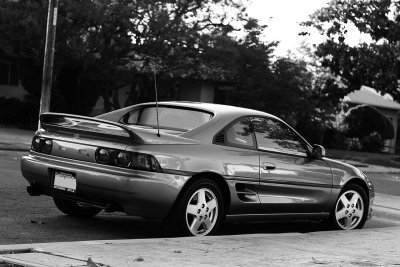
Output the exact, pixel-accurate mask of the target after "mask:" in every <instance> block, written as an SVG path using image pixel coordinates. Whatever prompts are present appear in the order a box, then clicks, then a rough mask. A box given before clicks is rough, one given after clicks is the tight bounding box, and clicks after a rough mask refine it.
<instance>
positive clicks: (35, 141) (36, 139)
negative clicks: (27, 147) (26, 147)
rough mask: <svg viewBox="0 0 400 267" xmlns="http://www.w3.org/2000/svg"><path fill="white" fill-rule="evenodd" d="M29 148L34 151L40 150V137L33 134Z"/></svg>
mask: <svg viewBox="0 0 400 267" xmlns="http://www.w3.org/2000/svg"><path fill="white" fill-rule="evenodd" d="M31 149H32V150H34V151H40V138H39V137H37V136H35V137H33V139H32V145H31Z"/></svg>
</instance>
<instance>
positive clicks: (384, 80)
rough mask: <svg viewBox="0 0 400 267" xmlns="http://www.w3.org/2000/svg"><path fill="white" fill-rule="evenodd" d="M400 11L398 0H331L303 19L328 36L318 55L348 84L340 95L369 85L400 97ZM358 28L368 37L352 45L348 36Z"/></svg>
mask: <svg viewBox="0 0 400 267" xmlns="http://www.w3.org/2000/svg"><path fill="white" fill-rule="evenodd" d="M399 14H400V2H399V1H391V0H362V1H361V0H332V1H330V2H329V3H328V6H327V7H324V8H322V9H320V10H318V11H317V12H315V13H314V14H313V15H311V16H310V20H309V21H307V22H304V23H303V25H306V26H312V27H314V28H316V29H317V30H319V32H320V33H321V34H323V35H324V36H325V37H326V38H327V39H326V40H325V41H324V42H323V43H321V44H319V45H318V46H317V50H316V56H317V57H319V58H320V59H321V61H322V66H324V67H328V68H329V69H330V70H331V72H332V74H333V75H335V76H336V77H338V78H340V79H341V80H342V82H343V83H344V84H345V85H346V86H347V90H343V91H341V92H339V93H340V95H341V97H343V96H345V95H347V94H348V93H350V92H351V91H353V90H357V89H359V88H360V87H361V85H368V86H371V87H373V88H375V89H377V90H378V91H380V92H381V94H384V93H389V94H391V95H392V96H393V97H394V99H395V100H400V92H399V91H398V80H399V78H400V61H399V59H400V46H399V42H400V16H399ZM352 26H353V28H355V29H356V30H354V29H352V30H351V28H352ZM349 29H350V30H349ZM357 30H358V31H359V32H360V33H361V34H363V36H364V37H365V38H364V39H366V41H364V42H361V43H359V44H357V45H352V44H350V43H349V42H348V39H349V36H351V35H353V34H354V33H356V31H357Z"/></svg>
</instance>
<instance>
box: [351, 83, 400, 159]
mask: <svg viewBox="0 0 400 267" xmlns="http://www.w3.org/2000/svg"><path fill="white" fill-rule="evenodd" d="M343 100H344V101H345V102H347V103H350V105H353V106H357V105H370V106H373V107H375V108H376V109H378V110H379V111H380V112H382V113H383V114H384V115H385V116H386V117H387V118H388V119H389V120H390V121H391V122H392V124H393V128H394V138H393V139H390V140H386V141H385V150H384V151H385V152H388V153H391V154H394V153H395V151H396V138H397V125H398V120H399V112H400V104H399V103H397V102H396V101H393V97H392V96H390V95H389V94H385V95H383V96H382V95H381V94H380V93H378V92H377V91H376V90H375V89H373V88H371V87H368V86H364V85H363V86H361V88H360V90H357V91H354V92H352V93H350V94H348V95H347V96H345V97H344V99H343Z"/></svg>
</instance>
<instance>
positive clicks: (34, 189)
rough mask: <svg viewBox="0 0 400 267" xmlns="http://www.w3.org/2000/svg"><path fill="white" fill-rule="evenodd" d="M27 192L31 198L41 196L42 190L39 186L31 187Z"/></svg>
mask: <svg viewBox="0 0 400 267" xmlns="http://www.w3.org/2000/svg"><path fill="white" fill-rule="evenodd" d="M26 191H28V194H29V195H30V196H40V195H41V192H40V189H39V187H38V186H37V185H30V186H28V187H27V188H26Z"/></svg>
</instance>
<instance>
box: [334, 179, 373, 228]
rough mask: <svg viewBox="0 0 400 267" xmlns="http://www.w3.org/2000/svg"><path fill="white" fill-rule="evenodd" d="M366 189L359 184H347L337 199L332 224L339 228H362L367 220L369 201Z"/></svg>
mask: <svg viewBox="0 0 400 267" xmlns="http://www.w3.org/2000/svg"><path fill="white" fill-rule="evenodd" d="M367 199H368V198H367V194H366V193H365V191H364V189H363V188H362V187H361V186H359V185H357V184H349V185H346V186H345V187H344V188H343V190H342V192H341V193H340V195H339V198H338V199H337V200H336V205H335V209H334V211H333V212H332V214H331V218H330V220H331V225H332V226H333V228H334V229H337V230H352V229H361V228H362V227H363V226H364V224H365V222H366V221H367V214H368V201H367Z"/></svg>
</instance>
